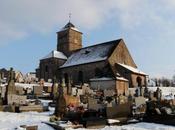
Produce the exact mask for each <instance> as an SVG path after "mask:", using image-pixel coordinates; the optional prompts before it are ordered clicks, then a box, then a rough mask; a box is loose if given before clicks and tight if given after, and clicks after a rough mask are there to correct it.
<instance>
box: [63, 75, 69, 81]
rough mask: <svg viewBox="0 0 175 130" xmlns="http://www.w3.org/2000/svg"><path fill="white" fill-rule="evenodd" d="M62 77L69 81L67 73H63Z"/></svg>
mask: <svg viewBox="0 0 175 130" xmlns="http://www.w3.org/2000/svg"><path fill="white" fill-rule="evenodd" d="M64 79H65V83H68V82H69V79H68V74H67V73H65V74H64Z"/></svg>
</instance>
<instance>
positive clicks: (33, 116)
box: [0, 112, 52, 130]
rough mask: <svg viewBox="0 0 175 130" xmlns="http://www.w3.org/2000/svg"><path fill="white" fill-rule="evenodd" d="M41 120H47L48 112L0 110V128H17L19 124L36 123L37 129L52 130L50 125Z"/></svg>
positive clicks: (12, 129) (9, 129) (2, 129)
mask: <svg viewBox="0 0 175 130" xmlns="http://www.w3.org/2000/svg"><path fill="white" fill-rule="evenodd" d="M42 121H49V116H48V114H46V113H37V112H25V113H10V112H0V130H14V129H15V128H19V126H20V125H38V128H39V130H52V128H51V127H49V126H47V125H45V124H44V123H42Z"/></svg>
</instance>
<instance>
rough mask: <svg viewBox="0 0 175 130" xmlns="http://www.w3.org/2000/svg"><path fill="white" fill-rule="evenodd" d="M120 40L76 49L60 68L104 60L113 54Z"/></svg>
mask: <svg viewBox="0 0 175 130" xmlns="http://www.w3.org/2000/svg"><path fill="white" fill-rule="evenodd" d="M120 41H121V39H119V40H114V41H110V42H105V43H101V44H96V45H93V46H89V47H85V48H82V49H79V50H76V51H74V52H73V53H72V55H71V56H70V57H69V58H68V59H67V61H66V62H65V63H64V64H63V65H62V66H61V67H60V68H64V67H70V66H75V65H80V64H87V63H92V62H98V61H104V60H106V59H107V58H108V57H109V56H110V55H111V53H112V52H113V50H114V49H115V47H116V46H117V45H118V43H119V42H120Z"/></svg>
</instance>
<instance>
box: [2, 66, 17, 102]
mask: <svg viewBox="0 0 175 130" xmlns="http://www.w3.org/2000/svg"><path fill="white" fill-rule="evenodd" d="M14 78H15V77H14V71H13V68H10V72H9V81H8V85H7V87H6V94H5V104H8V96H9V95H14V94H16V88H15V82H14Z"/></svg>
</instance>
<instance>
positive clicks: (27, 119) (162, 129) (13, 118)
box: [0, 111, 175, 130]
mask: <svg viewBox="0 0 175 130" xmlns="http://www.w3.org/2000/svg"><path fill="white" fill-rule="evenodd" d="M51 113H52V111H50V112H49V113H48V112H44V113H38V112H25V113H9V112H0V130H14V129H15V128H19V126H20V125H38V130H53V128H51V127H50V126H48V125H46V124H44V123H42V121H48V120H49V115H50V114H51ZM17 130H20V129H17ZM68 130H73V129H72V128H68ZM77 130H88V129H85V128H79V129H77ZM91 130H92V129H91ZM96 130H97V129H96ZM100 130H175V127H173V126H166V125H160V124H154V123H137V124H129V125H123V126H106V127H104V128H102V129H100Z"/></svg>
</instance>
